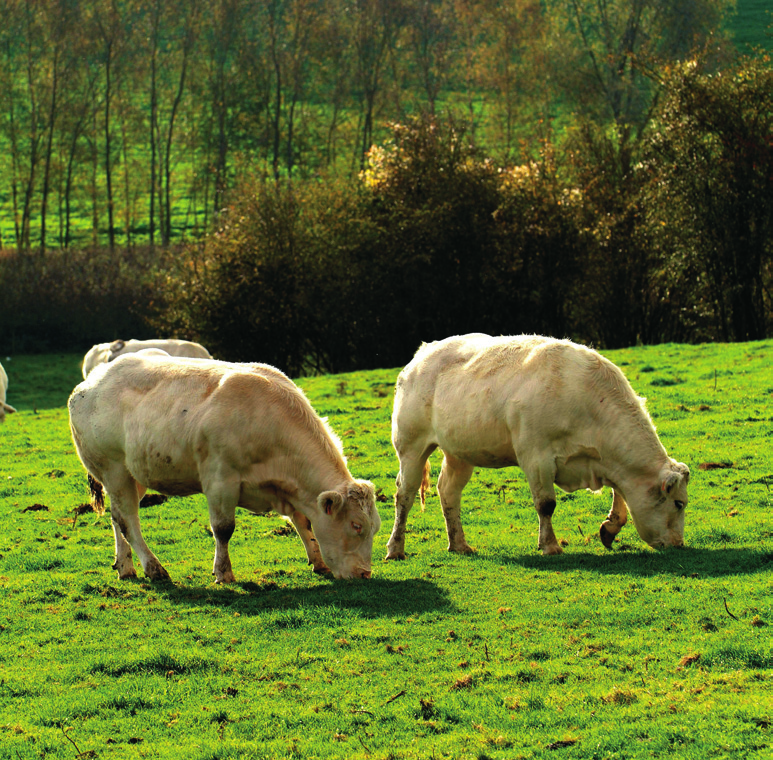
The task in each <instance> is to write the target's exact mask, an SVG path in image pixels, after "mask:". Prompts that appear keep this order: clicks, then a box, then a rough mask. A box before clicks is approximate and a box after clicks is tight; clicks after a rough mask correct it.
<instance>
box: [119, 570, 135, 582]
mask: <svg viewBox="0 0 773 760" xmlns="http://www.w3.org/2000/svg"><path fill="white" fill-rule="evenodd" d="M114 569H116V570H117V569H118V568H114ZM136 577H137V571H136V570H135V569H134V568H132V569H131V570H127V571H126V572H123V573H120V572H119V573H118V580H119V581H128V580H131V579H132V578H136Z"/></svg>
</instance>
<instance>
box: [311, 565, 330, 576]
mask: <svg viewBox="0 0 773 760" xmlns="http://www.w3.org/2000/svg"><path fill="white" fill-rule="evenodd" d="M311 572H312V573H316V574H317V575H332V574H333V571H332V570H331V569H330V568H329V567H328V566H327V565H314V567H312V568H311Z"/></svg>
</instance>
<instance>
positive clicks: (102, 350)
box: [81, 338, 212, 380]
mask: <svg viewBox="0 0 773 760" xmlns="http://www.w3.org/2000/svg"><path fill="white" fill-rule="evenodd" d="M146 348H160V349H161V350H162V351H166V353H168V354H169V356H189V357H191V358H192V359H211V358H212V356H211V355H210V353H209V351H207V349H206V348H204V346H202V345H200V344H199V343H192V342H191V341H189V340H177V339H176V338H157V339H155V340H134V339H132V340H114V341H113V342H112V343H97V345H96V346H92V347H91V348H90V349H89V350H88V352H87V353H86V356H84V357H83V364H82V366H81V370H82V372H83V379H84V380H85V379H86V378H87V377H88V375H89V372H91V370H92V369H94V367H98V366H99V365H100V364H105V363H106V362H111V361H113V360H114V359H117V358H118V357H119V356H123V355H124V354H131V353H136V352H137V351H143V350H145V349H146Z"/></svg>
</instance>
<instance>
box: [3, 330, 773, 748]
mask: <svg viewBox="0 0 773 760" xmlns="http://www.w3.org/2000/svg"><path fill="white" fill-rule="evenodd" d="M605 353H606V355H607V356H608V357H609V358H611V359H612V360H613V361H615V362H616V363H617V364H618V365H619V366H620V367H621V368H622V369H623V370H624V372H625V373H626V375H627V376H628V378H629V379H630V381H631V383H632V385H633V387H634V389H635V390H636V391H637V392H639V393H640V394H642V395H644V396H647V397H648V399H649V400H648V406H649V409H650V411H651V413H652V415H653V418H654V420H655V423H656V425H657V427H658V431H659V434H660V436H661V440H662V441H663V443H664V444H665V446H666V448H667V449H668V450H669V453H670V454H671V455H672V456H674V457H675V458H677V459H679V460H681V461H684V462H686V463H687V464H689V466H690V468H691V470H692V479H691V482H690V504H689V507H688V510H687V517H686V531H685V538H686V542H687V544H688V548H686V549H683V550H675V549H672V550H666V551H653V550H651V549H649V548H648V547H647V546H646V545H645V544H644V543H643V542H642V541H641V539H640V538H639V537H638V535H637V534H636V532H635V529H634V528H633V526H632V525H630V524H629V525H628V526H627V527H626V528H625V529H624V531H623V533H621V535H620V537H619V539H618V541H617V542H616V543H615V545H614V547H613V550H612V551H606V550H605V549H604V548H603V547H602V545H601V543H600V541H599V540H598V538H597V531H598V526H599V524H600V522H601V521H602V519H603V517H604V515H605V514H606V512H607V511H608V509H609V502H610V499H611V497H610V495H609V493H607V492H605V493H604V494H603V495H597V494H591V493H587V492H579V493H576V494H573V495H565V494H561V495H560V498H559V504H558V508H557V510H556V514H555V518H554V525H555V527H556V533H557V535H558V537H559V539H564V540H565V541H566V546H565V553H564V554H563V555H561V556H558V557H542V556H541V555H540V554H539V553H538V552H537V551H536V548H535V547H536V541H537V518H536V515H535V513H534V510H533V508H532V507H531V505H530V497H529V492H528V488H527V485H526V481H525V479H524V478H523V475H522V474H521V473H520V471H518V470H516V469H506V470H496V471H495V470H479V471H478V472H477V473H476V475H475V476H474V477H473V480H472V481H471V483H470V484H469V486H468V488H467V489H466V491H465V495H464V500H463V517H462V519H463V522H464V525H465V531H466V533H467V538H468V540H469V541H470V543H471V544H472V545H473V546H475V547H476V549H477V552H476V553H475V554H474V555H471V556H455V555H450V554H448V553H447V552H446V551H445V547H446V537H445V529H444V525H443V518H442V514H441V511H440V507H439V503H438V500H437V496H436V495H435V494H434V492H433V494H432V496H431V497H430V498H429V499H428V502H427V508H426V510H425V511H424V512H421V511H420V509H419V508H418V506H417V507H416V508H414V511H413V512H412V513H411V515H410V518H409V522H408V533H407V541H406V551H407V553H408V559H407V560H406V561H405V562H399V563H397V562H395V563H392V562H390V563H385V562H382V561H381V558H382V557H383V556H384V554H385V553H386V552H385V547H386V541H387V539H388V537H389V532H390V529H391V523H392V503H391V502H392V496H393V487H394V476H395V473H396V458H395V456H394V453H393V451H392V448H391V444H390V442H389V419H390V413H391V404H392V387H393V383H394V380H395V377H396V375H397V370H382V371H375V372H361V373H353V374H349V375H340V376H333V377H330V376H328V377H316V378H308V379H303V380H302V381H300V384H301V385H302V387H303V388H304V389H305V391H306V393H307V395H308V396H309V398H310V399H311V401H312V404H313V405H314V406H315V408H316V409H317V411H318V412H320V413H321V414H323V415H327V416H328V417H329V419H330V422H331V424H332V426H333V427H334V429H335V430H336V431H337V432H338V433H339V435H340V436H341V437H342V439H343V442H344V447H345V450H346V453H347V456H348V459H349V466H350V470H351V471H352V474H353V475H354V476H355V477H365V478H369V479H371V480H372V481H373V482H374V483H375V485H376V487H377V490H378V492H379V494H380V496H379V499H380V500H379V503H378V506H379V509H380V511H381V515H382V518H383V521H384V525H383V527H382V529H381V532H380V533H379V534H378V535H377V536H376V541H375V548H374V556H375V557H376V562H375V564H374V573H373V578H372V579H371V580H370V581H359V582H355V581H332V580H328V579H325V578H319V577H317V576H314V575H313V574H312V573H311V572H310V570H309V568H308V567H307V566H306V564H305V555H304V552H303V548H302V545H301V542H300V540H299V539H298V538H297V537H296V536H295V535H294V534H293V532H292V531H289V530H288V529H287V528H286V526H285V524H284V523H283V521H282V520H280V519H279V518H275V517H256V516H252V515H250V514H248V513H246V512H240V513H239V514H238V515H237V529H236V533H235V535H234V537H233V540H232V542H231V547H232V550H231V555H232V558H233V563H234V572H235V573H236V576H237V583H235V584H233V585H231V586H227V587H226V586H216V585H215V584H214V583H213V582H212V576H211V566H212V558H213V549H214V546H213V540H212V537H211V535H210V534H209V531H208V526H207V509H206V504H205V501H204V499H203V497H191V498H187V499H179V498H177V499H171V500H169V501H168V502H167V503H166V504H162V505H157V506H153V507H149V508H147V509H144V510H143V511H142V514H141V519H142V523H143V531H144V533H145V537H146V539H147V541H148V543H149V545H150V546H151V548H153V549H154V551H155V552H156V553H157V554H158V555H159V557H160V559H161V560H162V562H163V563H164V564H165V566H166V567H167V569H168V570H169V571H170V573H171V575H172V577H173V583H152V582H148V581H146V580H145V579H144V578H143V577H142V574H141V571H140V578H139V579H138V580H136V581H123V582H121V581H118V580H117V578H116V575H115V572H114V571H113V570H112V569H111V567H110V565H111V563H112V561H113V541H112V531H111V528H110V521H109V516H105V517H101V518H99V517H97V516H96V515H95V514H93V513H83V514H80V510H79V507H80V505H82V504H83V503H84V502H86V501H87V498H88V492H87V486H86V481H85V476H84V472H83V470H82V467H81V465H80V462H79V461H78V459H77V457H76V455H75V452H74V448H73V445H72V443H71V440H70V436H69V429H68V424H67V413H66V408H65V406H66V400H67V397H68V395H69V392H70V391H71V389H72V387H73V386H74V385H75V384H76V383H77V382H78V381H79V379H80V377H79V366H78V364H79V360H80V357H78V356H71V355H67V356H44V357H26V356H16V357H12V358H10V360H8V359H6V357H0V361H2V363H3V365H4V366H5V368H6V370H7V372H8V375H9V377H10V388H9V394H8V402H9V403H11V404H13V405H14V406H16V407H17V409H18V410H19V413H18V414H16V415H12V416H9V417H8V418H7V420H6V423H5V424H4V425H3V426H2V427H0V509H1V510H2V516H3V522H4V527H3V530H2V532H0V587H1V588H2V591H0V686H1V688H0V757H2V758H14V759H15V758H18V759H19V760H25V759H27V758H44V757H45V758H103V759H107V758H121V760H125V759H127V758H175V759H176V758H179V757H181V756H182V757H185V758H194V759H196V760H209V759H212V760H214V759H215V758H325V759H328V758H346V759H347V760H352V759H356V758H378V759H380V760H398V759H402V758H405V759H406V760H407V759H409V758H410V759H413V758H416V759H418V758H465V759H466V758H474V759H476V760H484V759H485V758H497V759H500V758H501V759H502V760H511V759H513V758H626V759H627V758H662V757H666V756H668V757H678V758H695V759H696V760H698V758H700V759H701V760H703V759H704V758H744V759H746V758H757V759H759V760H762V758H770V757H771V755H772V754H773V740H772V739H771V722H773V699H772V698H771V697H772V695H773V671H772V667H773V647H771V628H772V627H773V593H772V592H773V583H772V581H773V494H771V487H772V486H773V454H772V453H771V442H772V438H773V341H763V342H757V343H747V344H735V345H703V346H682V345H665V346H658V347H641V348H632V349H627V350H619V351H610V352H605ZM439 461H440V460H439V458H437V457H433V474H434V475H436V474H437V472H438V470H439ZM433 480H434V477H433Z"/></svg>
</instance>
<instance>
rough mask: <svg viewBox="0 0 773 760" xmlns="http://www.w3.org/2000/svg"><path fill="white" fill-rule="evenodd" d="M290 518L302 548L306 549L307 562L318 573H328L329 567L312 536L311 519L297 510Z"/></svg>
mask: <svg viewBox="0 0 773 760" xmlns="http://www.w3.org/2000/svg"><path fill="white" fill-rule="evenodd" d="M290 520H291V521H292V523H293V525H294V526H295V531H296V533H297V534H298V535H299V536H300V538H301V541H303V548H304V549H305V550H306V557H307V558H308V560H309V564H310V565H311V566H312V570H313V571H314V572H315V573H319V574H320V575H329V574H330V568H329V567H328V566H327V565H326V564H325V560H323V559H322V554H321V553H320V551H319V544H318V543H317V539H316V538H314V531H313V529H312V527H311V521H310V520H309V518H308V517H306V515H304V514H303V513H302V512H298V511H297V510H296V511H294V512H293V513H292V515H291V516H290Z"/></svg>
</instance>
